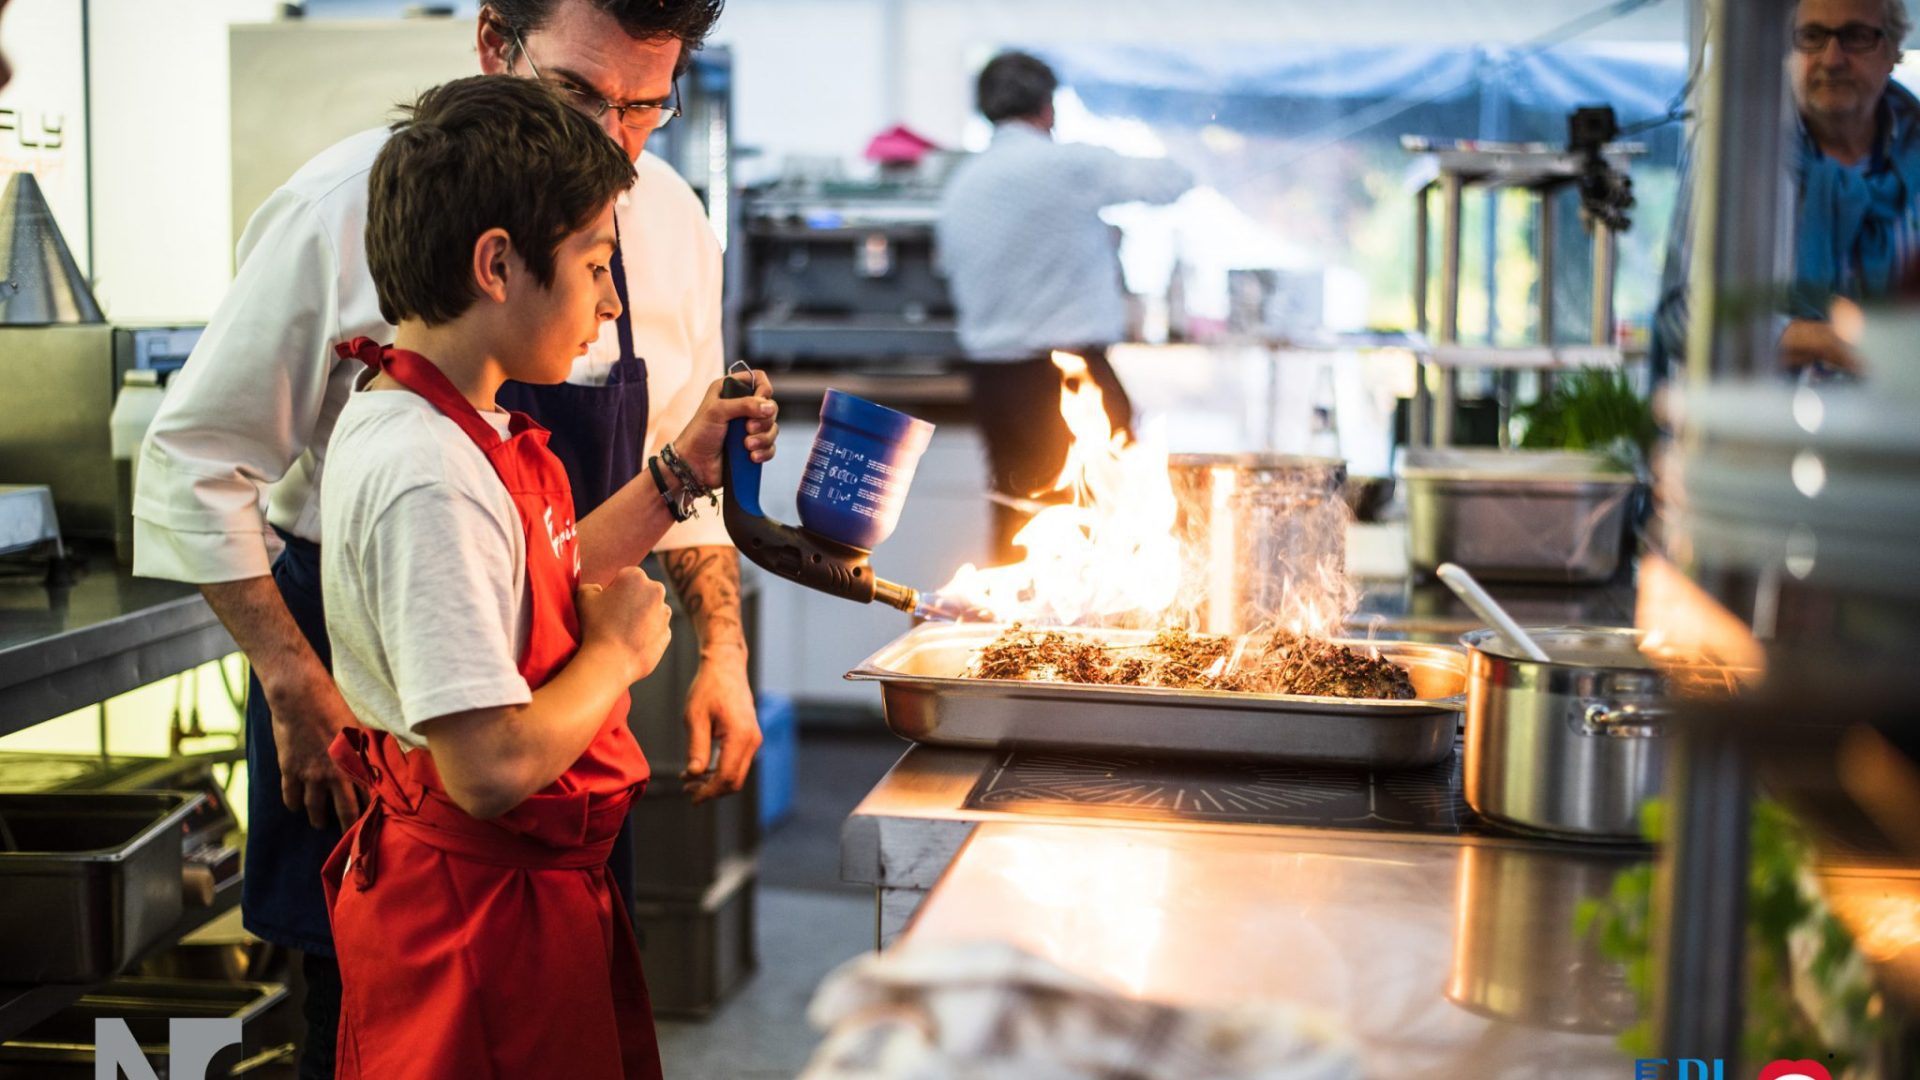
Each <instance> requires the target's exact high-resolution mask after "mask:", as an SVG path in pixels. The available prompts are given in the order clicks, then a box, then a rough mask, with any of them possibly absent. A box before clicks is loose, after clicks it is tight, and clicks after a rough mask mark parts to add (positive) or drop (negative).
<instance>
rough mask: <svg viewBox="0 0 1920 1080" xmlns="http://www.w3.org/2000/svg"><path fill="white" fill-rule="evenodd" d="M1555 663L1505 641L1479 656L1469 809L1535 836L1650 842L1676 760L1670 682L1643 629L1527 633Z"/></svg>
mask: <svg viewBox="0 0 1920 1080" xmlns="http://www.w3.org/2000/svg"><path fill="white" fill-rule="evenodd" d="M1527 633H1528V634H1529V636H1531V637H1532V638H1533V639H1534V640H1535V641H1536V642H1537V643H1539V645H1540V647H1541V648H1543V649H1545V650H1546V651H1547V654H1548V655H1550V656H1552V657H1553V660H1552V661H1550V662H1545V663H1542V662H1540V661H1537V660H1529V659H1526V658H1525V657H1524V656H1522V655H1521V654H1520V653H1519V652H1518V651H1517V650H1515V649H1514V648H1513V646H1511V645H1509V644H1508V643H1507V641H1506V639H1505V638H1504V637H1502V636H1501V635H1500V633H1499V631H1497V630H1476V631H1474V632H1472V633H1470V634H1467V635H1465V636H1463V637H1462V638H1461V639H1460V640H1461V642H1462V643H1463V644H1465V645H1466V647H1467V689H1466V694H1467V699H1466V700H1467V731H1466V774H1465V783H1466V792H1467V802H1468V803H1469V804H1471V805H1472V806H1473V808H1474V810H1476V811H1478V812H1479V813H1480V815H1481V816H1482V817H1485V818H1488V819H1489V820H1492V821H1496V822H1499V823H1500V824H1503V825H1507V826H1510V827H1513V828H1517V829H1520V830H1523V831H1538V832H1544V833H1551V834H1553V835H1556V836H1563V837H1567V838H1570V839H1584V840H1635V839H1638V838H1639V837H1640V835H1641V834H1640V809H1641V804H1642V803H1644V802H1645V801H1646V800H1647V799H1648V798H1649V797H1651V796H1654V795H1658V794H1659V793H1660V783H1661V777H1662V775H1663V773H1664V770H1665V766H1666V760H1667V756H1668V753H1669V750H1668V744H1669V741H1670V739H1669V736H1670V734H1671V732H1670V730H1669V727H1668V708H1667V698H1668V692H1669V683H1668V678H1667V676H1666V675H1665V674H1664V673H1663V672H1662V671H1660V670H1659V669H1658V668H1657V667H1656V666H1655V665H1654V662H1653V661H1652V660H1651V659H1650V658H1648V657H1647V656H1646V655H1644V654H1643V653H1642V652H1641V651H1640V645H1641V642H1642V640H1643V637H1642V634H1641V633H1640V632H1639V631H1637V630H1631V629H1622V628H1613V627H1608V628H1600V627H1591V628H1589V627H1547V628H1539V629H1536V628H1532V627H1529V628H1527Z"/></svg>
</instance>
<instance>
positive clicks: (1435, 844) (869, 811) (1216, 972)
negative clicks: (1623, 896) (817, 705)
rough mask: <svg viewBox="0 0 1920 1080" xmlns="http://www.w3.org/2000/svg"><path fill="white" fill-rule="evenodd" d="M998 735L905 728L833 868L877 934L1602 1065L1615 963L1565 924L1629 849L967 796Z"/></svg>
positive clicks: (1612, 1057)
mask: <svg viewBox="0 0 1920 1080" xmlns="http://www.w3.org/2000/svg"><path fill="white" fill-rule="evenodd" d="M997 760H998V755H997V754H996V753H994V752H988V751H958V750H948V749H943V748H938V747H928V746H915V747H912V748H911V749H909V750H908V751H907V752H906V753H905V754H904V755H903V756H902V758H901V759H900V761H899V762H898V763H897V764H896V765H895V766H894V768H893V770H892V771H891V772H889V773H888V775H887V776H886V777H885V778H884V779H883V780H882V781H881V782H880V784H878V785H877V786H876V787H875V788H874V790H873V791H872V792H871V793H869V794H868V796H867V798H866V799H865V800H864V801H862V802H861V804H860V805H859V806H858V807H857V808H856V809H855V810H854V813H853V814H852V816H851V817H850V818H849V819H848V821H847V823H846V825H845V827H844V829H843V831H842V842H841V872H842V877H843V878H845V879H846V880H848V881H853V882H859V883H863V884H869V885H872V886H873V887H874V890H875V899H876V913H877V923H876V936H877V939H878V943H879V944H882V945H885V944H888V943H891V942H892V941H895V940H898V939H901V938H902V937H905V938H910V939H914V940H919V939H929V940H931V939H942V938H977V937H983V936H984V937H992V938H995V939H999V940H1010V941H1013V942H1016V943H1018V944H1020V945H1022V946H1024V947H1026V948H1029V949H1033V950H1034V951H1036V952H1039V953H1041V954H1042V955H1045V956H1047V957H1049V958H1050V959H1053V960H1054V961H1056V962H1058V963H1060V964H1062V965H1064V966H1066V967H1068V968H1070V969H1072V970H1075V971H1078V972H1081V973H1083V974H1086V975H1089V976H1092V977H1095V978H1099V979H1103V980H1105V981H1108V982H1110V983H1113V984H1115V985H1117V986H1119V987H1120V988H1122V989H1124V990H1126V991H1128V992H1131V993H1137V994H1142V995H1146V996H1150V997H1155V998H1161V999H1166V1000H1171V1001H1177V1002H1185V1003H1200V1002H1222V1001H1229V1000H1236V999H1244V998H1246V997H1248V996H1261V997H1269V998H1276V999H1281V1000H1286V1001H1291V1002H1298V1003H1301V1004H1306V1005H1312V1006H1316V1007H1318V1008H1322V1009H1325V1010H1327V1011H1328V1012H1330V1013H1332V1014H1333V1015H1334V1016H1335V1017H1336V1018H1337V1019H1338V1020H1339V1021H1340V1022H1341V1023H1342V1024H1343V1025H1344V1026H1345V1027H1347V1029H1348V1030H1350V1031H1352V1032H1353V1033H1354V1034H1355V1035H1356V1036H1357V1037H1358V1038H1359V1039H1360V1040H1361V1042H1362V1043H1363V1044H1364V1045H1365V1047H1366V1050H1365V1053H1366V1060H1367V1064H1368V1073H1369V1075H1379V1076H1394V1077H1435V1078H1439V1077H1447V1078H1452V1077H1460V1076H1476V1077H1479V1076H1509V1075H1510V1076H1515V1077H1520V1076H1528V1077H1532V1076H1547V1075H1551V1076H1556V1077H1560V1076H1574V1077H1578V1076H1594V1077H1618V1076H1622V1075H1626V1074H1627V1072H1628V1070H1629V1069H1630V1068H1631V1063H1630V1062H1629V1061H1628V1059H1627V1058H1626V1057H1625V1056H1623V1055H1622V1054H1621V1053H1620V1052H1618V1051H1617V1050H1616V1049H1615V1048H1614V1045H1613V1040H1612V1036H1613V1033H1614V1032H1616V1031H1617V1030H1618V1029H1619V1028H1620V1027H1622V1026H1624V1025H1625V1024H1627V1023H1630V1022H1631V1020H1632V1014H1633V1002H1632V999H1631V997H1630V996H1628V994H1627V990H1626V987H1625V985H1624V981H1623V974H1622V972H1621V971H1620V969H1619V968H1618V966H1616V965H1613V964H1610V963H1607V962H1605V961H1604V960H1602V959H1601V958H1600V957H1599V956H1597V955H1596V954H1595V953H1594V951H1593V949H1592V948H1591V946H1590V945H1589V944H1587V943H1584V942H1582V941H1579V940H1578V939H1576V938H1575V936H1574V928H1573V919H1574V911H1575V909H1576V907H1577V906H1578V904H1579V902H1580V900H1582V899H1584V898H1587V897H1594V896H1600V895H1604V894H1605V892H1606V890H1607V889H1608V888H1609V887H1610V885H1611V883H1612V880H1613V876H1614V874H1615V873H1616V872H1617V871H1618V870H1619V869H1621V868H1623V867H1625V866H1628V865H1632V864H1633V862H1634V861H1635V859H1636V858H1638V857H1640V856H1636V855H1633V854H1630V853H1629V854H1622V853H1620V852H1619V851H1618V850H1617V849H1591V850H1589V849H1583V848H1579V847H1570V846H1568V845H1564V844H1542V843H1540V842H1537V841H1533V840H1527V839H1520V838H1508V837H1487V836H1447V835H1440V834H1408V833H1392V832H1372V831H1353V830H1346V831H1337V832H1335V831H1327V830H1323V829H1316V828H1305V827H1287V826H1273V825H1254V824H1236V823H1221V822H1172V821H1167V822H1160V821H1154V822H1147V823H1142V822H1138V821H1124V820H1113V819H1106V818H1095V817H1090V816H1083V815H1081V814H1077V813H1074V812H1073V811H1072V810H1071V809H1063V811H1062V812H1060V813H1032V812H1024V811H1023V812H1017V813H1016V812H1007V811H995V810H982V809H978V808H974V807H969V806H967V805H966V803H967V797H968V794H969V792H971V791H972V789H973V787H974V785H975V784H976V783H977V782H979V780H980V778H981V777H982V775H983V774H984V773H985V772H986V771H987V770H989V769H990V768H992V767H993V766H994V765H995V763H996V761H997Z"/></svg>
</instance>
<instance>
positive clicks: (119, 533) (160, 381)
mask: <svg viewBox="0 0 1920 1080" xmlns="http://www.w3.org/2000/svg"><path fill="white" fill-rule="evenodd" d="M165 396H166V380H165V379H164V378H162V377H161V374H160V372H158V371H154V370H151V369H148V368H135V369H133V370H132V371H129V372H127V373H126V375H125V376H124V378H123V381H122V382H121V384H120V394H119V396H118V397H116V398H114V399H113V414H112V415H111V416H110V417H109V418H108V420H107V424H108V428H109V432H110V436H111V448H112V454H113V471H114V485H115V491H114V496H115V501H116V507H117V509H116V511H115V513H114V515H113V545H114V553H115V555H116V556H118V558H119V560H120V562H122V563H123V564H125V565H128V566H131V565H133V490H134V485H135V484H136V483H138V482H139V479H140V475H139V460H140V443H141V442H142V441H143V440H144V439H146V437H147V428H149V427H151V426H152V425H153V418H154V415H155V414H157V413H158V412H159V411H160V402H161V401H162V399H164V398H165Z"/></svg>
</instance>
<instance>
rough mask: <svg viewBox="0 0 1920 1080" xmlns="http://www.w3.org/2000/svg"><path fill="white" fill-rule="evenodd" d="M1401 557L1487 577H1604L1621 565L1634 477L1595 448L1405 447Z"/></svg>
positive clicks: (1430, 568)
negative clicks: (1403, 546)
mask: <svg viewBox="0 0 1920 1080" xmlns="http://www.w3.org/2000/svg"><path fill="white" fill-rule="evenodd" d="M1401 480H1402V481H1403V483H1404V484H1405V487H1406V492H1407V560H1408V562H1409V563H1411V564H1412V566H1413V569H1414V570H1415V571H1417V572H1419V573H1421V574H1426V575H1432V574H1433V573H1434V572H1435V571H1436V570H1438V569H1439V567H1440V564H1441V563H1449V562H1451V563H1458V564H1459V565H1461V566H1464V567H1466V568H1467V569H1468V570H1470V571H1472V572H1473V574H1474V575H1475V576H1476V577H1478V578H1480V579H1481V580H1483V581H1522V582H1526V581H1554V582H1600V581H1606V580H1607V579H1609V578H1611V577H1612V576H1613V575H1614V573H1615V572H1616V571H1617V570H1619V568H1620V562H1621V558H1622V555H1623V553H1624V551H1625V548H1626V541H1627V525H1628V518H1629V516H1630V515H1629V509H1630V507H1631V505H1632V501H1633V493H1634V490H1635V487H1636V485H1637V483H1638V481H1637V480H1636V479H1635V478H1634V476H1633V474H1632V473H1630V472H1626V471H1623V470H1621V469H1619V468H1617V467H1616V466H1614V465H1612V464H1610V463H1609V462H1608V461H1607V459H1606V458H1604V457H1602V456H1600V455H1598V454H1583V453H1572V452H1566V451H1536V450H1469V449H1439V450H1419V449H1410V450H1408V451H1407V455H1406V458H1405V461H1404V463H1403V466H1402V468H1401Z"/></svg>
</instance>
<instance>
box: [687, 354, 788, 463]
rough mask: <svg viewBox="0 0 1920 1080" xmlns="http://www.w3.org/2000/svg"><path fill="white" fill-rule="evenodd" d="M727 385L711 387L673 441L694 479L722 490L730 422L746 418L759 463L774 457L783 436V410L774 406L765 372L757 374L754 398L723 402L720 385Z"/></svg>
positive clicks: (749, 441) (715, 383) (749, 448)
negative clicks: (777, 441) (776, 443)
mask: <svg viewBox="0 0 1920 1080" xmlns="http://www.w3.org/2000/svg"><path fill="white" fill-rule="evenodd" d="M723 381H724V380H721V379H715V380H714V381H713V385H712V386H709V387H707V396H706V397H705V398H703V399H702V400H701V402H700V408H699V409H697V410H695V412H694V414H693V420H692V421H691V422H689V423H688V424H687V429H686V430H685V431H683V432H681V433H680V437H679V438H677V439H675V440H673V448H674V450H676V451H678V452H679V454H680V456H681V457H682V458H684V459H686V462H687V464H688V465H691V466H693V471H694V475H696V476H698V477H699V478H700V482H701V483H703V484H705V485H707V486H708V487H719V486H720V455H721V454H722V453H723V452H725V449H726V441H727V422H728V421H730V420H733V419H735V418H737V417H746V420H747V454H748V456H749V457H751V458H753V460H755V461H766V460H768V459H769V458H771V457H773V440H774V438H775V437H776V436H778V435H779V434H780V425H779V423H778V422H777V421H776V420H775V417H777V416H778V415H779V412H780V409H779V406H777V405H775V404H774V403H773V384H772V383H770V382H768V381H767V376H766V373H765V372H760V371H756V372H753V396H752V397H741V398H727V399H722V398H721V397H720V384H721V382H723Z"/></svg>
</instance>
